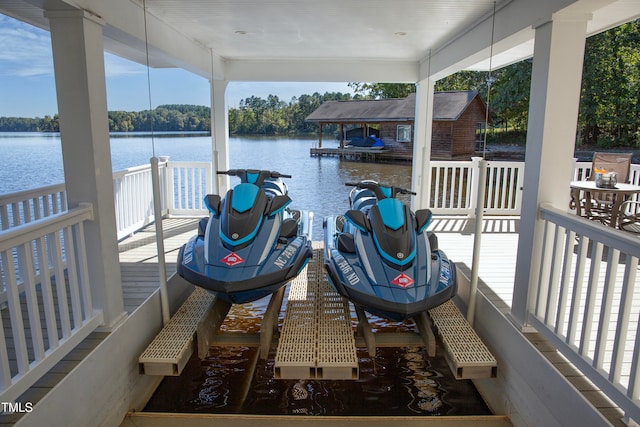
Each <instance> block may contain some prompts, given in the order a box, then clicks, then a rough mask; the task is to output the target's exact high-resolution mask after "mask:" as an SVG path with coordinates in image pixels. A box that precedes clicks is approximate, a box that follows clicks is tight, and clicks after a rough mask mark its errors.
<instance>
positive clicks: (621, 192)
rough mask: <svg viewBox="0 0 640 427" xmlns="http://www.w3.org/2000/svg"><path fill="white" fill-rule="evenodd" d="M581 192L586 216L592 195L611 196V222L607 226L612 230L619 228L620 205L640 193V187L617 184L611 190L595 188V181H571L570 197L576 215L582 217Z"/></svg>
mask: <svg viewBox="0 0 640 427" xmlns="http://www.w3.org/2000/svg"><path fill="white" fill-rule="evenodd" d="M581 192H582V193H584V199H585V200H586V202H585V206H584V209H585V211H586V214H589V210H590V207H591V199H592V197H591V195H592V193H602V194H612V195H613V205H612V207H611V221H609V225H610V226H611V227H614V228H619V222H620V205H622V203H623V202H624V201H625V200H628V199H629V197H630V196H632V195H633V194H638V193H640V185H635V184H625V183H618V184H616V185H615V186H614V187H613V188H604V187H596V182H595V181H572V182H571V195H572V197H573V200H575V201H576V214H578V215H580V216H583V215H582V209H583V207H582V206H581V204H580V200H581V197H580V193H581Z"/></svg>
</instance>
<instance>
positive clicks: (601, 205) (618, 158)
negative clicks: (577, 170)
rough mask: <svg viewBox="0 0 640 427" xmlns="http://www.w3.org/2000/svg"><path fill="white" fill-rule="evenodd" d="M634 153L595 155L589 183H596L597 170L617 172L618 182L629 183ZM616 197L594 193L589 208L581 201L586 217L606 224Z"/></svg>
mask: <svg viewBox="0 0 640 427" xmlns="http://www.w3.org/2000/svg"><path fill="white" fill-rule="evenodd" d="M632 157H633V153H603V152H595V153H593V160H592V162H591V173H590V174H589V178H588V180H589V181H594V180H595V176H596V172H595V171H596V170H606V171H607V172H615V173H616V178H617V181H618V182H620V183H627V182H629V172H630V169H631V158H632ZM614 197H615V196H614V195H612V194H611V193H600V192H597V191H595V192H592V193H591V198H590V200H589V206H586V205H585V204H586V202H587V201H586V200H584V199H583V200H580V201H579V202H580V203H582V207H583V212H585V217H587V218H589V219H594V220H599V221H601V222H602V223H604V224H606V223H608V222H609V221H610V220H611V208H612V206H613V202H614Z"/></svg>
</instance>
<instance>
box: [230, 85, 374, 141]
mask: <svg viewBox="0 0 640 427" xmlns="http://www.w3.org/2000/svg"><path fill="white" fill-rule="evenodd" d="M361 98H363V97H362V96H359V95H358V96H356V97H353V96H352V95H351V94H350V93H340V92H325V93H324V95H321V94H319V93H318V92H316V93H314V94H313V95H300V96H299V97H293V98H292V99H291V101H290V102H285V101H282V100H280V99H279V98H278V97H277V96H275V95H269V96H268V97H267V99H266V100H265V99H262V98H259V97H255V96H252V97H250V98H246V99H243V100H241V101H240V104H239V106H238V108H230V109H229V133H230V134H232V135H234V134H238V135H304V134H317V133H318V125H317V124H316V123H308V122H305V118H306V117H307V116H308V115H309V114H311V113H312V112H313V111H315V110H316V109H317V108H318V107H319V106H320V104H322V103H323V102H325V101H349V100H351V99H361ZM336 128H337V127H336ZM324 130H326V131H327V132H331V131H332V129H331V128H330V127H329V126H327V127H326V128H324Z"/></svg>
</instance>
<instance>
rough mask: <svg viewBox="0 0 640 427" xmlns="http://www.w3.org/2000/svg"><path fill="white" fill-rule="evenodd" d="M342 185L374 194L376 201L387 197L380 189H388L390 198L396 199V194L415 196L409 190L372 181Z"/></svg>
mask: <svg viewBox="0 0 640 427" xmlns="http://www.w3.org/2000/svg"><path fill="white" fill-rule="evenodd" d="M344 185H346V186H347V187H358V188H362V189H367V190H371V191H373V192H374V193H375V195H376V197H377V198H378V200H382V199H386V198H388V197H389V196H387V195H385V194H384V193H383V192H382V188H386V189H390V190H391V197H396V196H397V195H398V194H411V195H413V196H415V195H416V193H415V192H413V191H411V190H407V189H404V188H400V187H393V186H386V185H380V184H378V183H377V182H374V181H360V182H345V184H344Z"/></svg>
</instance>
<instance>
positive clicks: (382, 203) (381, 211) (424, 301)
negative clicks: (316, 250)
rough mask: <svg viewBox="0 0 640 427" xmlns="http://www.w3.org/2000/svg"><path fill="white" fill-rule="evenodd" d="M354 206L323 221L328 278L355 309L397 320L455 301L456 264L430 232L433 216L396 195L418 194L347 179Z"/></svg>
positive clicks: (325, 263)
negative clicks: (350, 187) (412, 206)
mask: <svg viewBox="0 0 640 427" xmlns="http://www.w3.org/2000/svg"><path fill="white" fill-rule="evenodd" d="M346 185H347V186H354V187H355V188H354V189H353V190H351V193H350V195H349V201H350V205H351V208H352V209H351V210H349V211H347V212H346V213H345V214H344V215H340V216H337V217H333V216H332V217H326V218H325V220H324V223H323V226H324V228H325V230H324V247H325V260H324V265H325V268H326V270H327V273H328V277H329V279H330V281H331V283H332V284H333V286H334V287H335V289H336V290H337V291H338V293H340V294H341V295H342V296H344V297H346V298H347V299H349V300H350V301H351V302H352V303H353V304H354V305H355V306H356V307H359V308H362V309H363V310H365V311H368V312H370V313H372V314H374V315H377V316H380V317H384V318H387V319H390V320H393V321H402V320H405V319H409V318H412V317H415V316H417V315H419V314H421V313H423V312H426V311H427V310H430V309H431V308H433V307H436V306H438V305H440V304H442V303H444V302H446V301H448V300H449V299H451V298H452V297H453V296H454V295H455V293H456V290H457V283H456V268H455V265H454V263H453V262H451V261H450V260H449V259H448V258H447V256H446V255H445V253H444V252H442V251H441V250H440V249H438V243H437V237H436V235H435V234H433V233H432V232H428V231H426V228H427V226H428V225H429V223H430V222H431V218H432V214H431V211H430V210H428V209H420V210H418V211H416V212H415V213H414V212H412V211H411V210H410V209H409V208H408V207H407V206H406V205H404V204H403V203H402V202H401V201H400V200H399V199H397V198H396V196H397V195H398V194H415V193H413V192H411V191H409V190H404V189H401V188H397V187H389V186H384V185H379V184H378V183H376V182H374V181H362V182H358V183H347V184H346Z"/></svg>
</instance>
